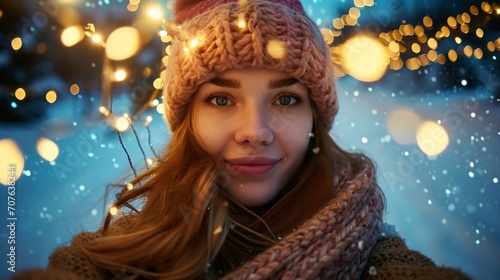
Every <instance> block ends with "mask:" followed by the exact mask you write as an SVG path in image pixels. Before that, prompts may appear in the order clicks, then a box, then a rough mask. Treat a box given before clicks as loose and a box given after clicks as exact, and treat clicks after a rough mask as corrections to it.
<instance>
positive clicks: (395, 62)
mask: <svg viewBox="0 0 500 280" xmlns="http://www.w3.org/2000/svg"><path fill="white" fill-rule="evenodd" d="M389 67H390V68H391V69H392V70H399V69H401V68H402V67H403V61H402V60H401V58H398V59H396V60H392V59H391V62H390V63H389Z"/></svg>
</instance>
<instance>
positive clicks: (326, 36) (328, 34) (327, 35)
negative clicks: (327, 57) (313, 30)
mask: <svg viewBox="0 0 500 280" xmlns="http://www.w3.org/2000/svg"><path fill="white" fill-rule="evenodd" d="M320 32H321V35H323V40H324V41H325V43H326V44H327V45H330V44H331V43H333V34H332V31H331V30H330V29H328V28H321V29H320Z"/></svg>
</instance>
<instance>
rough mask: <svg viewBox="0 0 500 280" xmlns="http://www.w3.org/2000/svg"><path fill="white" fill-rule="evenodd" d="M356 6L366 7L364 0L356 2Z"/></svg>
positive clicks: (356, 0) (355, 0)
mask: <svg viewBox="0 0 500 280" xmlns="http://www.w3.org/2000/svg"><path fill="white" fill-rule="evenodd" d="M354 6H356V7H358V8H363V7H364V6H365V3H363V0H354Z"/></svg>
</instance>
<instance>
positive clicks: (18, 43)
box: [10, 37, 23, 51]
mask: <svg viewBox="0 0 500 280" xmlns="http://www.w3.org/2000/svg"><path fill="white" fill-rule="evenodd" d="M10 45H11V46H12V49H13V50H15V51H17V50H20V49H21V47H22V46H23V40H22V39H21V38H19V37H16V38H14V39H12V41H11V42H10Z"/></svg>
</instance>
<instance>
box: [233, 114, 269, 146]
mask: <svg viewBox="0 0 500 280" xmlns="http://www.w3.org/2000/svg"><path fill="white" fill-rule="evenodd" d="M271 115H272V114H271V112H269V111H268V110H265V108H253V107H252V108H248V109H246V110H242V111H241V113H240V114H239V116H238V118H239V119H240V120H239V121H238V125H237V127H236V131H235V135H234V138H235V141H236V142H237V143H238V144H251V145H269V144H271V143H272V142H273V141H274V133H273V130H272V127H271V118H272V116H271Z"/></svg>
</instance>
